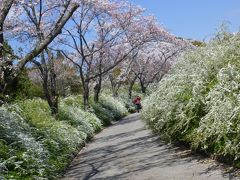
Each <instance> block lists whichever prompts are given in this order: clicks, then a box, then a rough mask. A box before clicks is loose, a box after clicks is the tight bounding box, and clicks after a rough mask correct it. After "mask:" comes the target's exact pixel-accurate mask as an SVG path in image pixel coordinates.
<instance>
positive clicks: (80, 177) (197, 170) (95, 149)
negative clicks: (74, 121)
mask: <svg viewBox="0 0 240 180" xmlns="http://www.w3.org/2000/svg"><path fill="white" fill-rule="evenodd" d="M232 174H233V173H229V172H227V171H226V168H224V167H223V166H222V165H219V164H218V163H216V162H214V161H212V160H210V159H208V158H204V157H202V156H200V155H191V153H190V151H189V150H186V149H183V148H180V147H175V146H172V145H166V144H164V143H163V142H162V141H161V140H160V139H159V137H157V136H154V135H152V134H151V131H150V130H147V129H146V128H145V126H144V123H143V122H142V121H141V120H140V118H139V115H138V114H132V115H130V116H128V117H126V118H124V119H122V120H121V121H119V122H116V123H115V124H114V125H113V126H111V127H109V128H106V129H104V130H103V131H102V132H101V133H99V134H97V135H96V136H95V138H94V139H93V141H92V142H90V143H89V144H88V145H87V146H86V147H85V148H84V149H83V150H82V151H81V152H80V153H79V154H78V156H77V157H76V158H75V159H74V160H73V162H72V163H71V165H70V166H69V168H68V170H67V172H66V174H65V175H64V177H63V180H88V179H95V180H118V179H126V180H226V179H232V180H239V179H240V178H239V177H235V176H233V175H232Z"/></svg>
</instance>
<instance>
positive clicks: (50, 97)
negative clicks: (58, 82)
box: [43, 74, 58, 117]
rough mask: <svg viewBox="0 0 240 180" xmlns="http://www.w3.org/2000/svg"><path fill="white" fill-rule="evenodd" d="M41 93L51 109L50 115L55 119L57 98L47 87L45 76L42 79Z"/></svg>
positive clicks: (46, 76) (46, 77)
mask: <svg viewBox="0 0 240 180" xmlns="http://www.w3.org/2000/svg"><path fill="white" fill-rule="evenodd" d="M50 86H51V85H50ZM43 92H44V95H45V97H46V99H47V102H48V105H49V107H50V109H51V113H52V115H53V116H54V117H55V116H56V115H57V113H58V96H57V94H56V93H53V92H51V89H50V88H49V86H48V75H47V74H45V75H44V78H43Z"/></svg>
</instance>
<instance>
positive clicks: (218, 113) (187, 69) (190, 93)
mask: <svg viewBox="0 0 240 180" xmlns="http://www.w3.org/2000/svg"><path fill="white" fill-rule="evenodd" d="M239 40H240V35H239V34H237V35H235V36H232V35H229V34H228V33H226V32H222V33H219V34H218V36H217V37H216V38H215V39H214V40H213V41H211V42H210V43H209V44H207V46H206V47H201V48H198V49H196V50H194V51H193V52H188V53H186V54H185V55H184V56H182V58H181V59H180V60H179V62H178V63H177V64H176V65H175V67H174V68H173V70H172V71H171V72H170V74H169V75H168V76H166V77H165V78H164V79H163V81H162V82H160V83H159V85H158V87H157V89H156V91H155V92H153V94H152V95H150V97H148V98H147V99H146V101H145V102H144V106H145V108H144V109H143V113H142V115H143V117H144V119H145V120H146V122H147V123H148V125H149V126H150V127H151V128H153V130H154V131H155V132H157V133H160V134H161V135H162V136H163V137H164V138H165V139H166V140H168V141H174V142H179V141H181V142H182V141H184V142H187V143H189V144H190V145H191V147H192V149H193V150H196V149H201V150H204V151H205V152H208V153H214V154H215V155H217V156H222V157H228V158H227V159H229V160H231V159H232V160H233V161H235V162H239V160H240V146H239V143H240V136H239V134H240V126H239V124H240V123H239V122H240V121H239V117H240V115H239V114H240V109H239V107H240V104H239V103H240V102H239V93H240V92H239V91H240V88H239V87H240V86H239V84H240V76H239V74H240V71H239V67H240V58H239V57H240V49H239V47H240V43H239V42H240V41H239Z"/></svg>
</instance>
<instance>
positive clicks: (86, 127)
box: [58, 97, 102, 140]
mask: <svg viewBox="0 0 240 180" xmlns="http://www.w3.org/2000/svg"><path fill="white" fill-rule="evenodd" d="M69 99H71V102H72V103H70V104H69V101H70V100H69ZM73 99H74V98H73V97H68V98H65V99H63V100H62V102H61V103H60V110H59V111H60V112H59V115H58V118H59V119H60V120H62V121H65V122H67V123H69V124H70V125H72V126H73V127H76V128H77V129H78V130H79V131H80V132H81V133H82V135H83V139H84V140H86V139H87V137H92V136H93V134H94V133H95V132H96V131H99V130H101V128H102V123H101V120H100V119H98V118H97V116H96V115H95V114H93V113H91V112H87V111H84V110H83V109H81V108H80V106H79V105H78V106H77V102H76V104H75V102H74V100H73ZM66 102H67V103H66ZM74 104H75V106H74Z"/></svg>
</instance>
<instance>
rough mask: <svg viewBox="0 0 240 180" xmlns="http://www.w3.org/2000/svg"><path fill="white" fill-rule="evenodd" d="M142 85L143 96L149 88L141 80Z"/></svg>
mask: <svg viewBox="0 0 240 180" xmlns="http://www.w3.org/2000/svg"><path fill="white" fill-rule="evenodd" d="M140 85H141V91H142V93H143V94H146V90H147V87H146V86H145V85H144V83H143V82H142V81H141V80H140Z"/></svg>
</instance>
